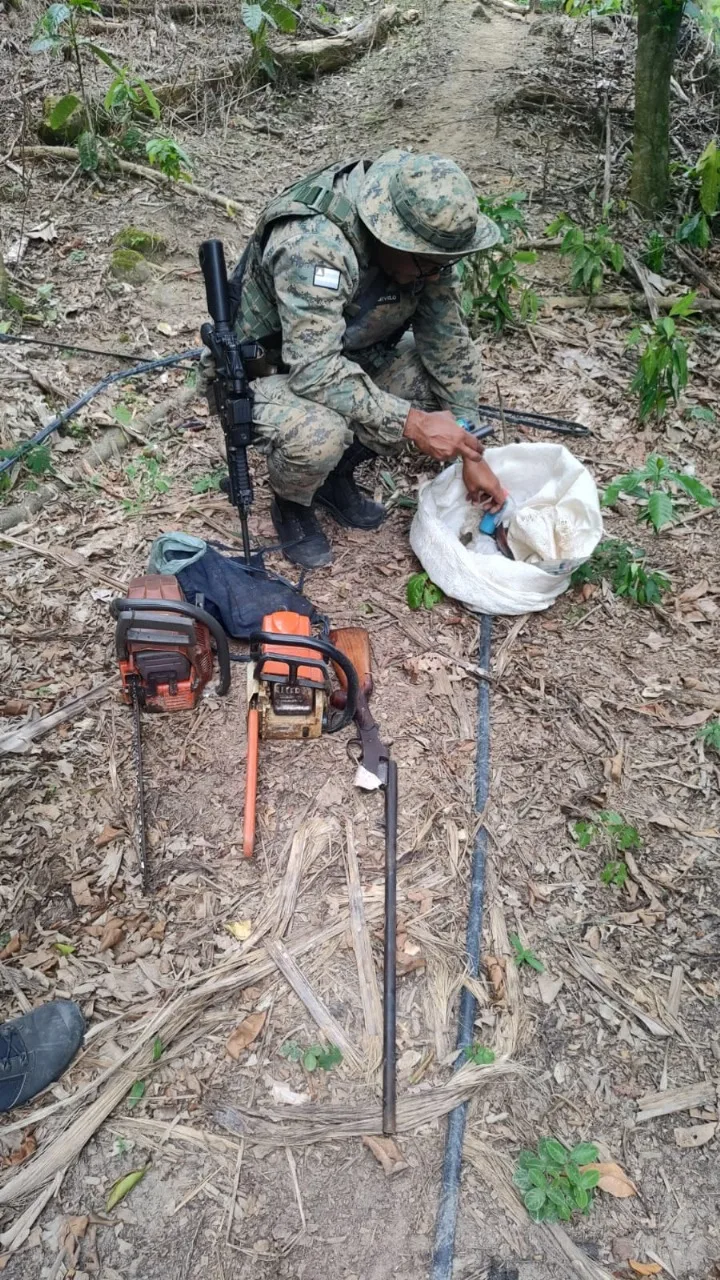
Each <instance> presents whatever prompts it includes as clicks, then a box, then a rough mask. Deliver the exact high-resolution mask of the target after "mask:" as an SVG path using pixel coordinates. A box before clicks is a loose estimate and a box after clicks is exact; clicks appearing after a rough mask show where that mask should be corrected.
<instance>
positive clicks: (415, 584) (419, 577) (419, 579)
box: [405, 572, 429, 609]
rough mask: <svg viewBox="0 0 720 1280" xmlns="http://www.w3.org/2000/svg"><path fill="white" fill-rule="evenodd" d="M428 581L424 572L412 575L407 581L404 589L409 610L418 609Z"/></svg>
mask: <svg viewBox="0 0 720 1280" xmlns="http://www.w3.org/2000/svg"><path fill="white" fill-rule="evenodd" d="M428 581H429V579H428V576H427V574H426V573H424V572H422V573H414V574H413V575H412V577H411V578H409V579H408V584H407V586H406V588H405V599H406V600H407V603H408V608H409V609H419V608H420V606H421V604H422V602H423V596H424V594H425V586H426V584H427V582H428Z"/></svg>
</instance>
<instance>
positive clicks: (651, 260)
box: [642, 231, 667, 272]
mask: <svg viewBox="0 0 720 1280" xmlns="http://www.w3.org/2000/svg"><path fill="white" fill-rule="evenodd" d="M666 244H667V242H666V240H665V236H664V235H663V234H662V232H660V231H651V232H650V235H649V236H648V238H647V240H646V242H645V248H644V249H643V252H642V260H643V262H644V263H645V266H646V267H649V268H650V270H651V271H655V272H660V271H662V269H663V267H664V266H665V249H666Z"/></svg>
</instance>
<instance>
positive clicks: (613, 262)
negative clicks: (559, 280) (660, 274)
mask: <svg viewBox="0 0 720 1280" xmlns="http://www.w3.org/2000/svg"><path fill="white" fill-rule="evenodd" d="M563 230H564V232H565V234H564V236H563V238H562V241H561V243H560V252H561V253H562V254H564V255H565V256H569V257H570V258H571V262H570V285H571V287H572V288H573V289H582V291H583V292H584V293H589V294H594V293H599V292H600V290H601V289H602V286H603V282H604V280H605V268H606V267H611V268H612V270H613V271H622V269H623V265H624V262H625V255H624V254H623V251H622V245H619V244H618V243H617V241H616V240H613V239H612V238H611V236H610V228H609V227H607V226H605V225H604V224H603V225H602V226H599V227H596V228H595V230H594V231H591V230H588V231H583V228H582V227H579V226H578V225H577V224H576V223H575V222H573V220H572V218H570V217H568V215H567V214H566V213H560V214H558V216H557V218H555V219H554V220H553V221H552V222H551V223H550V225H549V226H548V227H546V229H545V234H546V235H548V236H555V235H557V234H558V232H559V231H563Z"/></svg>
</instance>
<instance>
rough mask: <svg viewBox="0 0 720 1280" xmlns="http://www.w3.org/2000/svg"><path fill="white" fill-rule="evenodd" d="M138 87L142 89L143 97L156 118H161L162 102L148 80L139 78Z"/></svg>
mask: <svg viewBox="0 0 720 1280" xmlns="http://www.w3.org/2000/svg"><path fill="white" fill-rule="evenodd" d="M136 83H137V85H138V87H139V88H140V89H141V90H142V94H143V97H144V99H145V101H146V103H147V105H148V107H149V108H150V112H151V114H152V116H153V117H154V119H155V120H159V119H160V103H159V102H158V100H157V98H156V97H155V94H154V93H153V91H152V89H151V88H150V85H149V84H148V82H147V80H137V81H136Z"/></svg>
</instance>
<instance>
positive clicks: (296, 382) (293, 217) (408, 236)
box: [231, 150, 504, 568]
mask: <svg viewBox="0 0 720 1280" xmlns="http://www.w3.org/2000/svg"><path fill="white" fill-rule="evenodd" d="M498 238H499V232H498V230H497V227H496V226H495V224H494V223H493V222H491V221H490V220H489V219H488V218H486V217H484V216H483V215H482V214H480V213H479V212H478V208H477V201H476V199H475V196H474V194H473V190H472V187H471V185H470V182H469V181H468V179H467V178H466V177H465V175H464V174H463V173H462V171H461V170H460V169H459V168H458V167H457V165H456V164H454V163H453V161H451V160H448V159H445V158H444V157H442V156H435V155H429V156H420V155H413V154H411V153H409V152H404V151H398V150H395V151H389V152H387V153H386V154H385V155H382V156H381V157H380V158H379V159H378V160H376V161H374V162H370V161H360V162H352V163H345V164H338V165H334V166H332V167H330V168H327V169H324V170H321V171H320V172H318V173H315V174H312V175H311V176H310V177H308V178H305V179H302V180H301V181H300V182H297V183H295V184H293V185H292V186H291V187H289V188H288V189H287V190H286V191H284V192H282V193H281V195H279V196H277V197H276V198H275V199H274V200H272V201H271V202H270V204H269V205H268V206H267V208H266V209H265V211H264V213H263V214H262V216H261V217H260V221H259V222H258V225H257V227H256V229H255V233H254V235H253V238H252V240H251V241H250V243H249V245H248V246H247V249H246V250H245V253H244V254H243V257H242V259H241V261H240V263H239V264H238V267H237V268H236V270H235V273H234V275H233V279H232V283H231V294H232V295H233V300H234V303H235V305H236V307H237V312H236V321H235V323H236V328H237V330H238V333H239V335H240V336H241V337H242V338H243V339H249V338H253V339H255V340H256V341H258V342H260V343H261V344H262V346H263V347H264V349H265V352H266V354H267V361H268V364H267V366H266V370H267V376H264V377H259V378H257V379H256V380H255V383H254V388H253V389H254V393H255V413H254V419H255V423H256V432H257V443H258V444H259V445H260V447H261V448H264V450H265V452H266V453H267V463H268V472H269V476H270V484H271V487H272V490H273V495H274V497H273V503H272V519H273V523H274V525H275V528H276V530H277V533H278V535H279V537H280V540H281V542H282V543H283V545H284V547H285V550H286V554H287V555H288V557H289V559H291V560H292V561H293V562H294V563H295V564H299V565H302V566H304V567H305V568H315V567H316V566H319V565H324V564H329V563H330V561H331V559H332V553H331V550H330V545H329V543H328V541H327V538H326V537H325V534H324V533H323V530H322V528H321V526H320V524H319V522H318V520H317V517H316V515H315V513H314V510H313V504H314V503H320V504H321V505H322V506H323V507H325V508H326V509H327V510H328V511H329V512H330V514H331V515H332V516H333V517H334V518H335V519H336V520H337V521H338V522H339V523H341V524H344V525H346V526H349V527H350V528H354V529H375V528H377V527H378V525H380V524H381V523H382V521H383V519H384V518H385V510H384V508H383V507H382V506H381V505H379V504H378V503H375V502H372V501H371V500H370V499H369V498H368V497H366V496H365V495H364V494H363V493H362V492H361V491H360V489H358V487H357V485H356V483H355V480H354V476H353V473H354V471H355V468H356V467H357V466H358V465H359V464H360V463H361V462H363V461H365V460H366V459H368V458H369V457H371V456H373V455H376V454H390V453H393V452H395V451H396V450H397V449H399V448H400V447H401V445H402V444H403V442H404V441H406V440H410V441H413V442H414V443H415V445H416V446H417V448H418V449H419V450H420V452H421V453H425V454H428V455H429V456H430V457H433V458H439V459H440V460H442V461H446V460H448V459H451V458H455V457H462V459H463V473H464V477H465V483H466V486H467V488H468V492H469V494H470V496H471V497H472V498H473V499H475V500H477V499H478V498H479V497H480V496H481V495H484V496H485V500H486V502H487V503H488V505H490V506H492V507H493V509H497V507H498V506H499V505H500V504H501V503H502V501H503V499H504V491H503V490H502V487H501V486H500V484H499V482H498V480H497V478H496V477H495V476H494V475H493V473H492V472H491V471H490V469H489V467H488V466H487V464H486V463H485V462H483V461H482V452H483V450H482V445H480V443H479V442H478V441H476V440H475V439H474V438H473V437H472V436H470V435H468V434H467V432H465V431H463V429H462V428H461V427H459V426H458V424H457V421H456V417H468V418H474V417H475V416H476V414H477V406H478V396H479V390H480V359H479V354H478V352H477V350H476V348H475V346H474V344H473V342H472V340H471V338H470V335H469V333H468V330H467V327H466V325H465V321H464V319H463V316H462V313H461V310H460V305H459V289H458V284H457V279H456V273H455V272H454V270H453V267H454V264H455V263H456V262H458V261H459V260H460V259H461V258H463V257H465V256H466V255H467V254H470V253H476V252H477V251H478V250H482V249H489V248H490V247H491V246H492V245H493V244H495V243H496V242H497V240H498Z"/></svg>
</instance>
